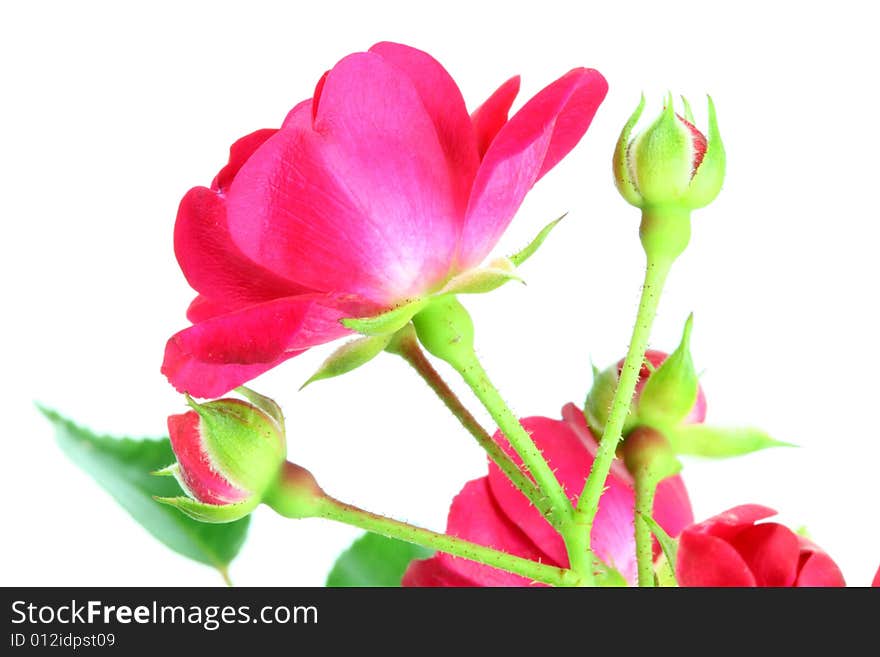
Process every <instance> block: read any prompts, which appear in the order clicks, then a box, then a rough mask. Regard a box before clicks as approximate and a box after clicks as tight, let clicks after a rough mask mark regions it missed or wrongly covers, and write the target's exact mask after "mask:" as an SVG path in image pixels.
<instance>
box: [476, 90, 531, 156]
mask: <svg viewBox="0 0 880 657" xmlns="http://www.w3.org/2000/svg"><path fill="white" fill-rule="evenodd" d="M518 93H519V76H518V75H515V76H514V77H512V78H510V79H509V80H508V81H507V82H505V83H504V84H502V85H501V86H500V87H498V89H496V90H495V93H493V94H492V95H491V96H489V98H487V99H486V102H484V103H483V104H482V105H480V106H479V107H478V108H477V109H475V110H474V111H473V113H472V114H471V121H472V122H473V124H474V131H475V132H476V134H477V151H478V152H479V154H480V158H481V159H482V157H483V156H484V155H485V154H486V151H487V150H488V149H489V144H491V143H492V140H493V139H495V135H497V134H498V131H499V130H501V128H502V127H503V126H504V124H505V123H507V113H508V112H509V111H510V106H511V105H513V101H514V99H515V98H516V95H517V94H518Z"/></svg>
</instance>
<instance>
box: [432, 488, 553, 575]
mask: <svg viewBox="0 0 880 657" xmlns="http://www.w3.org/2000/svg"><path fill="white" fill-rule="evenodd" d="M446 531H447V533H448V534H450V535H452V536H457V537H459V538H463V539H465V540H468V541H472V542H474V543H479V544H480V545H486V546H488V547H491V548H495V549H496V550H501V551H503V552H507V553H508V554H515V555H517V556H520V557H523V558H525V559H531V560H533V561H543V562H544V563H548V559H547V556H546V555H544V554H543V553H542V552H541V551H540V550H539V549H538V548H537V547H535V545H534V543H532V541H530V540H529V539H528V537H527V536H526V535H525V534H523V532H522V531H520V530H519V529H518V528H517V526H516V525H515V524H513V523H512V522H511V521H510V519H508V518H507V516H505V515H504V513H502V511H501V509H499V508H498V505H497V504H496V502H495V499H494V498H493V496H492V492H491V491H490V489H489V482H488V480H487V478H486V477H482V478H480V479H475V480H474V481H470V482H468V483H467V484H465V486H464V488H463V489H462V490H461V492H460V493H459V494H458V495H457V496H456V497H455V499H454V500H452V507H451V508H450V509H449V519H448V521H447V524H446ZM437 558H438V560H439V561H440V563H441V564H442V565H443V566H444V567H445V568H447V569H449V570H450V571H452V572H454V573H456V574H458V575H460V576H461V577H464V578H467V579H469V580H472V581H473V582H474V583H476V584H477V585H479V586H529V585H532V582H531V581H530V580H528V579H526V578H525V577H521V576H519V575H514V574H512V573H508V572H506V571H503V570H498V569H497V568H493V567H491V566H485V565H483V564H479V563H476V562H475V561H470V560H468V559H462V558H460V557H459V558H457V557H452V556H450V555H448V554H446V553H443V552H441V553H439V554H438V555H437Z"/></svg>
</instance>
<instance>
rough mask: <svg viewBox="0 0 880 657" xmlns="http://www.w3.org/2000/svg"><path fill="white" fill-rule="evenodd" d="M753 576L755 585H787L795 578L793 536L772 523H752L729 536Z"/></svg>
mask: <svg viewBox="0 0 880 657" xmlns="http://www.w3.org/2000/svg"><path fill="white" fill-rule="evenodd" d="M730 544H731V546H733V548H734V549H735V550H736V551H737V552H739V554H740V556H741V557H742V558H743V561H745V562H746V564H747V565H748V567H749V570H751V571H752V574H753V575H754V576H755V584H756V585H757V586H791V585H792V584H794V580H795V578H796V577H797V568H798V557H799V556H800V547H799V545H798V539H797V536H796V535H795V534H794V532H792V531H791V530H790V529H789V528H788V527H785V526H784V525H780V524H779V523H776V522H766V523H762V524H760V525H752V526H751V527H746V528H745V529H743V530H742V531H740V532H739V533H738V534H737V535H736V536H734V537H733V538H731V539H730Z"/></svg>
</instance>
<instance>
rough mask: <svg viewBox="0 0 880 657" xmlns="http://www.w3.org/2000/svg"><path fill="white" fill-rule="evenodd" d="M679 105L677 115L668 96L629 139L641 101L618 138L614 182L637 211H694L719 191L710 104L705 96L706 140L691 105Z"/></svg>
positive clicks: (719, 155) (721, 163) (720, 169)
mask: <svg viewBox="0 0 880 657" xmlns="http://www.w3.org/2000/svg"><path fill="white" fill-rule="evenodd" d="M682 100H684V99H682ZM684 102H685V116H684V117H682V116H680V115H678V114H676V113H675V109H674V108H673V105H672V95H671V94H670V95H669V96H668V97H667V98H666V104H665V107H664V109H663V112H662V113H661V114H660V116H659V117H658V118H657V120H655V121H654V123H652V124H651V125H650V126H649V127H648V128H647V129H646V130H644V131H643V132H642V133H640V134H639V135H637V136H636V137H635V138H634V139H632V140H630V133H631V131H632V129H633V127H634V126H635V124H636V122H637V121H638V119H639V116H641V113H642V109H644V106H645V99H644V97H642V100H641V102H640V103H639V106H638V108H636V111H635V112H634V113H633V115H632V116H631V117H630V119H629V121H627V123H626V125H625V126H624V128H623V131H622V132H621V134H620V139H619V140H618V142H617V148H616V150H615V153H614V179H615V182H616V183H617V188H618V189H619V190H620V193H621V194H622V195H623V197H624V198H625V199H626V200H627V201H629V203H631V204H632V205H635V206H636V207H638V208H642V209H645V208H647V207H658V206H677V207H680V208H682V209H686V210H695V209H697V208H701V207H703V206H705V205H708V204H709V203H710V202H711V201H712V200H713V199H714V198H715V197H716V196H717V195H718V192H719V191H721V183H722V182H723V180H724V167H725V154H724V145H723V144H722V143H721V135H720V133H719V132H718V123H717V120H716V117H715V106H714V104H713V103H712V99H711V98H709V137H708V139H707V138H706V137H705V136H704V135H703V133H701V132H700V131H699V130H697V128H696V127H695V126H694V118H693V115H692V114H691V111H690V106H689V105H688V103H687V101H684Z"/></svg>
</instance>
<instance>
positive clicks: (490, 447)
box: [385, 325, 553, 518]
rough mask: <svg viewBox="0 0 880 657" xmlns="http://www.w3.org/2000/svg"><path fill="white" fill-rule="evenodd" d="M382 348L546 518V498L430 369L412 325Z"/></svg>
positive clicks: (549, 508)
mask: <svg viewBox="0 0 880 657" xmlns="http://www.w3.org/2000/svg"><path fill="white" fill-rule="evenodd" d="M385 350H386V351H388V352H390V353H393V354H397V355H398V356H400V357H401V358H403V360H405V361H406V362H407V363H409V365H410V366H411V367H412V368H413V369H414V370H415V371H416V372H417V373H418V374H419V376H421V377H422V380H424V382H425V383H427V384H428V386H429V387H430V388H431V390H433V391H434V393H435V394H436V395H437V397H439V398H440V400H441V401H442V402H443V403H444V405H445V406H446V408H448V409H449V411H450V412H451V413H452V414H453V415H454V416H455V418H456V419H457V420H458V421H459V422H460V423H461V425H462V426H463V427H464V428H465V429H466V430H467V432H468V433H469V434H471V436H473V437H474V439H475V440H476V441H477V444H478V445H479V446H480V447H481V448H482V449H483V450H484V451H485V452H486V454H487V455H488V456H489V458H490V459H492V461H493V462H494V463H495V465H497V466H498V467H499V468H500V469H501V471H502V472H503V473H504V474H505V475H507V478H508V479H509V480H510V482H511V483H512V484H513V485H514V486H516V488H517V489H518V490H519V491H520V492H521V493H522V494H523V495H525V496H526V497H527V498H528V499H529V501H530V502H531V503H532V504H534V505H535V507H536V508H537V509H538V510H539V511H540V512H541V514H542V515H544V517H547V518H550V517H551V516H552V515H553V514H552V509H551V507H550V504H549V500H548V498H547V497H546V496H545V495H544V494H543V493H541V491H540V490H539V489H538V487H537V486H536V485H535V483H534V482H533V481H532V480H531V479H529V477H528V476H527V475H526V474H525V473H524V472H523V471H522V470H521V469H520V468H519V466H518V465H517V464H516V463H514V462H513V460H512V459H511V458H510V457H509V456H507V454H505V452H504V450H503V449H501V446H500V445H498V443H496V442H495V441H494V440H492V436H490V435H489V433H488V432H487V431H486V430H485V429H484V428H483V427H482V425H480V423H479V422H478V421H477V419H476V418H475V417H474V416H473V415H472V414H471V412H470V411H468V409H467V408H465V406H464V404H463V403H462V402H461V400H460V399H459V398H458V396H457V395H456V394H455V393H454V392H453V391H452V389H451V388H450V387H449V385H448V384H447V383H446V381H444V380H443V377H441V376H440V374H439V372H437V370H436V369H434V367H433V365H431V362H430V361H429V360H428V358H427V357H426V356H425V354H424V352H423V351H422V349H421V347H419V343H418V338H416V335H415V332H414V330H413V328H412V326H411V325H409V326H407V327H406V328H404V329H403V330H401V331H398V332H397V334H395V336H394V338H392V340H391V342H390V343H389V345H388V346H387V347H386V349H385Z"/></svg>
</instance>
